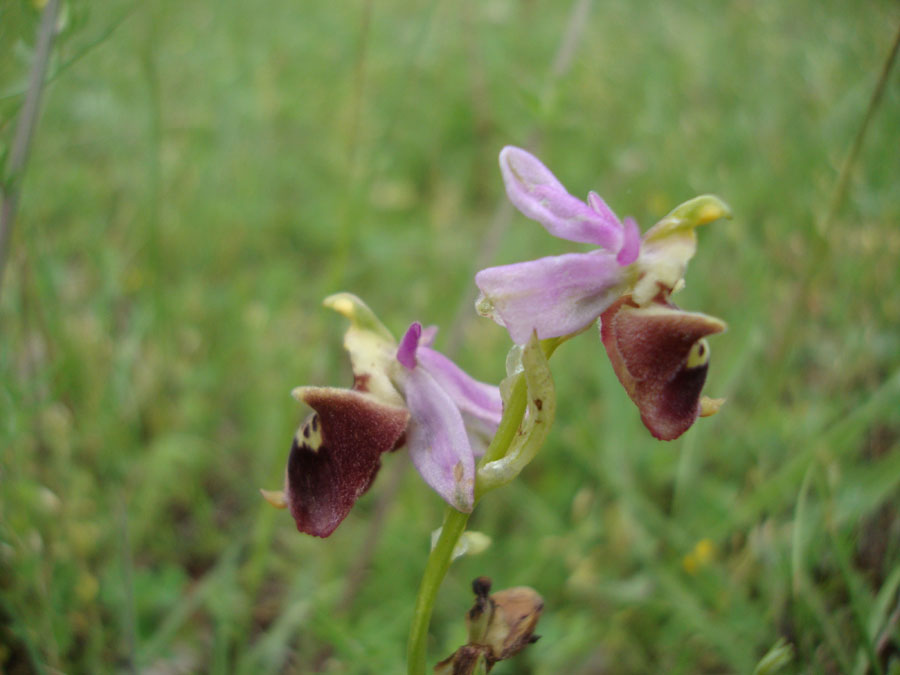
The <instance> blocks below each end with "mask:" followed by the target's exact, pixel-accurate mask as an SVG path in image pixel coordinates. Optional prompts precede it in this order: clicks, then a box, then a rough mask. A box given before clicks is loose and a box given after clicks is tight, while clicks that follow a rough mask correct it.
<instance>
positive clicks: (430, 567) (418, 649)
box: [406, 506, 469, 675]
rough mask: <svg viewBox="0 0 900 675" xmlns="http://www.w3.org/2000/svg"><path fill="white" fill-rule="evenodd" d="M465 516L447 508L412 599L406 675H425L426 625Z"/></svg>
mask: <svg viewBox="0 0 900 675" xmlns="http://www.w3.org/2000/svg"><path fill="white" fill-rule="evenodd" d="M468 522H469V514H468V513H462V512H461V511H457V510H456V509H454V508H451V507H449V506H448V507H447V514H446V515H445V516H444V525H443V527H442V528H441V536H440V537H439V538H438V541H437V544H436V545H435V547H434V548H433V549H432V551H431V555H429V556H428V563H427V564H426V565H425V573H424V574H423V575H422V583H421V584H420V585H419V595H418V597H416V608H415V610H414V611H413V620H412V626H411V627H410V631H409V645H408V646H407V651H406V662H407V664H408V668H409V675H424V674H425V648H426V642H427V640H428V625H429V624H430V623H431V612H432V610H433V609H434V600H435V598H436V597H437V592H438V589H439V588H440V587H441V582H442V581H443V580H444V577H445V576H446V575H447V570H448V569H449V568H450V561H451V559H452V556H453V549H454V548H456V543H457V542H458V541H459V538H460V537H461V536H462V533H463V532H464V531H465V529H466V523H468Z"/></svg>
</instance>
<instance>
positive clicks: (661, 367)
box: [600, 294, 726, 441]
mask: <svg viewBox="0 0 900 675" xmlns="http://www.w3.org/2000/svg"><path fill="white" fill-rule="evenodd" d="M725 330H726V325H725V323H724V322H722V321H721V320H719V319H717V318H715V317H712V316H709V315H707V314H701V313H699V312H685V311H683V310H681V309H679V308H678V307H677V306H675V305H674V304H672V303H671V302H669V301H668V298H667V296H666V295H665V294H660V295H658V296H657V298H656V299H655V300H654V301H653V302H652V303H651V304H650V305H647V306H644V307H640V306H638V305H637V304H635V303H634V302H633V301H632V299H631V298H630V296H625V297H623V298H620V299H619V300H618V301H617V302H616V303H614V304H613V305H612V306H610V307H609V309H607V310H606V311H605V312H604V313H603V315H602V317H601V320H600V335H601V339H602V341H603V346H604V347H605V348H606V352H607V355H608V356H609V360H610V362H611V363H612V366H613V370H614V371H615V373H616V377H618V379H619V382H621V384H622V386H623V387H624V388H625V391H626V392H627V393H628V396H629V397H630V398H631V400H632V401H633V402H634V403H635V405H637V407H638V410H639V411H640V413H641V421H643V423H644V426H646V427H647V429H648V430H649V431H650V433H651V434H652V435H653V436H654V437H655V438H657V439H659V440H665V441H669V440H674V439H676V438H678V437H679V436H681V434H683V433H684V432H685V431H687V430H688V429H689V428H690V427H691V426H692V425H693V424H694V422H695V421H696V420H697V418H698V417H699V416H700V415H701V413H702V412H703V410H704V405H703V402H702V400H701V391H702V389H703V385H704V383H705V381H706V373H707V370H708V367H709V346H708V345H707V344H706V340H705V338H706V337H707V336H709V335H713V334H715V333H721V332H723V331H725ZM707 408H709V406H708V405H707Z"/></svg>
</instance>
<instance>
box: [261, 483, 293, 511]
mask: <svg viewBox="0 0 900 675" xmlns="http://www.w3.org/2000/svg"><path fill="white" fill-rule="evenodd" d="M259 493H260V494H261V495H262V496H263V499H265V500H266V501H267V502H269V503H270V504H271V505H272V506H274V507H275V508H276V509H284V508H287V498H286V497H285V496H284V492H283V491H281V490H263V489H262V488H260V489H259Z"/></svg>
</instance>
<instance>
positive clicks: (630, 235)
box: [616, 218, 641, 265]
mask: <svg viewBox="0 0 900 675" xmlns="http://www.w3.org/2000/svg"><path fill="white" fill-rule="evenodd" d="M624 236H625V240H624V242H623V243H622V248H621V249H620V250H619V254H618V255H617V256H616V262H618V263H619V264H620V265H630V264H631V263H633V262H634V261H635V260H637V259H638V255H639V254H640V252H641V229H640V228H639V227H638V224H637V222H636V221H635V219H634V218H626V219H625V224H624Z"/></svg>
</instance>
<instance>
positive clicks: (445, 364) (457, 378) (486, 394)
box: [417, 347, 503, 430]
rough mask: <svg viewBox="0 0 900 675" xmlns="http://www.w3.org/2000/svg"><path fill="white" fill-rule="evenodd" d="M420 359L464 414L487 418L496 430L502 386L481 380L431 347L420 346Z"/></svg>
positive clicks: (485, 420)
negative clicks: (495, 385)
mask: <svg viewBox="0 0 900 675" xmlns="http://www.w3.org/2000/svg"><path fill="white" fill-rule="evenodd" d="M417 356H418V359H419V363H420V364H421V365H422V367H423V368H425V369H426V370H427V371H428V373H429V374H430V375H431V376H432V377H433V378H434V379H435V381H436V382H437V383H438V384H439V385H440V387H441V389H443V390H444V391H445V392H447V394H448V395H449V396H450V398H451V399H452V400H453V403H454V404H455V405H456V407H457V408H459V410H460V412H462V413H463V415H464V416H465V415H470V416H472V417H474V418H476V419H479V420H482V421H484V422H485V423H486V424H487V426H488V427H489V428H492V429H494V430H496V428H497V425H498V424H500V417H501V416H502V415H503V401H502V400H501V398H500V389H499V388H498V387H494V386H492V385H490V384H487V383H485V382H479V381H478V380H476V379H475V378H473V377H472V376H471V375H469V374H468V373H466V372H465V371H464V370H463V369H462V368H460V367H459V366H457V365H456V364H455V363H453V361H451V360H450V359H448V358H447V357H446V356H444V355H443V354H441V353H440V352H437V351H435V350H433V349H429V348H428V347H420V348H419V351H418V353H417Z"/></svg>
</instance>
